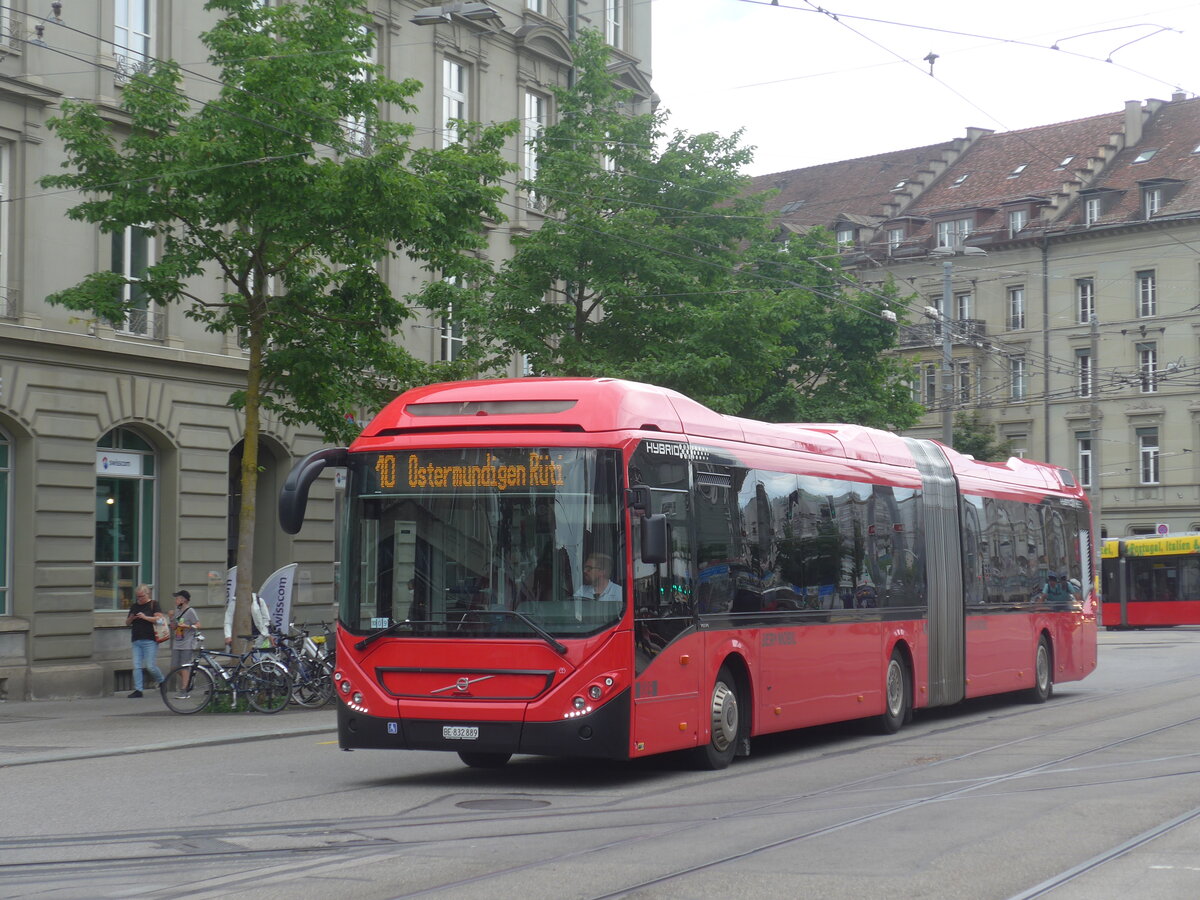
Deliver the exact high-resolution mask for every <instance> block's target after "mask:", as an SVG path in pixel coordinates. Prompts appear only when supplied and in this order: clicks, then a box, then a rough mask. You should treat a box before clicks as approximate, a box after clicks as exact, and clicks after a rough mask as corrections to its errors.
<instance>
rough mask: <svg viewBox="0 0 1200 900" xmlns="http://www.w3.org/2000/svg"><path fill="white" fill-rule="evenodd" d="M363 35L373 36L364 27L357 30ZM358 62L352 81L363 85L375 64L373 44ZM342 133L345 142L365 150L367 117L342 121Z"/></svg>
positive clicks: (354, 117)
mask: <svg viewBox="0 0 1200 900" xmlns="http://www.w3.org/2000/svg"><path fill="white" fill-rule="evenodd" d="M359 30H360V31H361V32H362V33H363V34H373V32H372V30H371V29H370V28H368V27H367V26H366V25H363V26H361V27H360V29H359ZM358 62H359V63H360V64H361V68H359V69H357V70H356V71H355V72H354V74H353V76H352V77H353V79H354V80H355V81H357V82H360V83H365V82H367V81H369V80H370V79H371V70H370V67H371V66H374V64H375V42H374V41H372V42H371V49H370V50H368V51H367V52H366V53H364V54H362V55H361V56H359V57H358ZM342 133H343V134H345V135H346V140H347V141H349V142H350V143H351V144H353V145H354V146H355V147H358V148H359V149H360V150H366V149H367V148H368V146H369V145H370V139H371V135H370V133H369V132H368V126H367V116H366V114H363V115H351V116H346V117H345V118H344V119H342Z"/></svg>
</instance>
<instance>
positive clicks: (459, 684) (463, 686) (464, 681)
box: [429, 675, 496, 694]
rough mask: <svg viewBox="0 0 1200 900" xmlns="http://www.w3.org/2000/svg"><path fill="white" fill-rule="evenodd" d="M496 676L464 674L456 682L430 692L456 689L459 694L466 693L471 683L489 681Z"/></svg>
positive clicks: (436, 692) (435, 692)
mask: <svg viewBox="0 0 1200 900" xmlns="http://www.w3.org/2000/svg"><path fill="white" fill-rule="evenodd" d="M495 677H496V676H495V675H480V676H479V677H478V678H468V677H467V676H466V675H463V676H462V677H461V678H458V679H456V680H455V682H454V684H448V685H446V686H445V687H440V688H434V689H433V690H432V691H430V692H429V693H431V694H444V693H446V691H455V692H456V693H459V694H465V693H467V692H468V691H469V690H470V689H471V685H473V684H478V683H479V682H481V681H487V680H488V679H489V678H495Z"/></svg>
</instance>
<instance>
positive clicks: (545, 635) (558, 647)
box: [479, 609, 567, 653]
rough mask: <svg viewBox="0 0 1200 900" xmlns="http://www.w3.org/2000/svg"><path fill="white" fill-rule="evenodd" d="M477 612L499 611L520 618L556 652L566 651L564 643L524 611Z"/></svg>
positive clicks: (486, 610)
mask: <svg viewBox="0 0 1200 900" xmlns="http://www.w3.org/2000/svg"><path fill="white" fill-rule="evenodd" d="M479 612H481V613H484V614H485V615H495V614H497V613H499V614H500V615H503V616H512V617H514V618H517V619H520V620H521V621H522V622H524V623H525V624H526V625H528V626H529V627H530V628H531V629H532V630H533V632H534V634H536V635H537V636H538V637H540V638H541V639H542V640H543V641H545V642H546V643H547V644H549V645H550V646H551V647H553V648H554V650H555V651H556V652H558V653H566V652H567V645H566V644H561V643H559V642H558V641H556V640H555V639H554V635H552V634H551V633H550V632H548V631H547V630H546V629H545V628H543V627H542V626H541V625H539V624H538V623H537V622H535V621H533V619H531V618H529V616H527V615H525V613H522V612H517V611H516V610H515V609H484V610H479Z"/></svg>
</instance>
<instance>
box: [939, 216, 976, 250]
mask: <svg viewBox="0 0 1200 900" xmlns="http://www.w3.org/2000/svg"><path fill="white" fill-rule="evenodd" d="M970 233H971V220H970V219H951V220H950V221H948V222H938V223H937V245H938V246H939V247H952V248H953V249H955V250H961V249H962V245H963V241H964V240H966V238H967V235H969V234H970Z"/></svg>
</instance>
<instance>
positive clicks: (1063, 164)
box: [1054, 156, 1075, 171]
mask: <svg viewBox="0 0 1200 900" xmlns="http://www.w3.org/2000/svg"><path fill="white" fill-rule="evenodd" d="M1074 158H1075V157H1074V156H1064V157H1063V158H1062V161H1061V162H1060V163H1059V164H1058V165H1057V166H1055V167H1054V169H1055V171H1058V170H1059V169H1065V168H1066V167H1067V166H1069V165H1070V164H1071V160H1073V159H1074Z"/></svg>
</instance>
